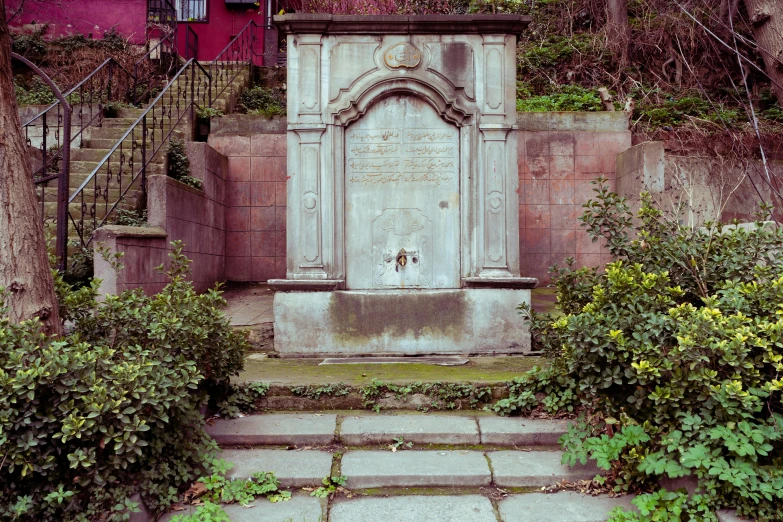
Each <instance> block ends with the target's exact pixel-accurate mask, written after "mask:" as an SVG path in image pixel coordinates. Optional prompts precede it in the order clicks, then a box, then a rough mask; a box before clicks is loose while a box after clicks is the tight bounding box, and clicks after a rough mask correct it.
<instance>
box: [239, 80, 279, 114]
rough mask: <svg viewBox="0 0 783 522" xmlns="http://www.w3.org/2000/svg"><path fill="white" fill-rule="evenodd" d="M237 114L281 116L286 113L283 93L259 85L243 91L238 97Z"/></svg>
mask: <svg viewBox="0 0 783 522" xmlns="http://www.w3.org/2000/svg"><path fill="white" fill-rule="evenodd" d="M236 110H237V112H244V113H248V114H263V115H264V116H267V117H271V116H282V115H285V113H286V96H285V92H283V91H281V90H279V89H268V88H266V87H261V86H259V85H257V86H255V87H251V88H250V89H245V90H244V91H242V94H240V95H239V102H238V103H237V108H236Z"/></svg>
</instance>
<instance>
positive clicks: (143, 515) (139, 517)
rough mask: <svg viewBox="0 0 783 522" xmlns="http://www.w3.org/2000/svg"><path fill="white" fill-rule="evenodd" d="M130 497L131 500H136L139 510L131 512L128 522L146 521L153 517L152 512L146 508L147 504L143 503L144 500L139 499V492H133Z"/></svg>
mask: <svg viewBox="0 0 783 522" xmlns="http://www.w3.org/2000/svg"><path fill="white" fill-rule="evenodd" d="M130 499H131V501H133V502H136V503H137V504H138V505H139V511H138V512H136V513H131V515H130V518H129V519H128V522H147V521H149V520H154V519H155V516H154V515H153V514H152V512H151V511H150V510H149V508H147V506H146V505H145V504H144V501H143V500H141V494H140V493H134V494H133V496H131V498H130Z"/></svg>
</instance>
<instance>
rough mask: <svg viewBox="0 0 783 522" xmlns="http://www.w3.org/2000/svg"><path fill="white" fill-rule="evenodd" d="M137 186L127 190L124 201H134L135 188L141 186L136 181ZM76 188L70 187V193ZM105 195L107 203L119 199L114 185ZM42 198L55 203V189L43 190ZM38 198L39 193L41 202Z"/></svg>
mask: <svg viewBox="0 0 783 522" xmlns="http://www.w3.org/2000/svg"><path fill="white" fill-rule="evenodd" d="M137 184H138V187H132V188H131V190H129V191H128V192H127V193H126V200H128V199H131V198H134V199H135V197H136V195H135V190H136V189H137V188H138V189H140V188H141V184H140V183H139V182H138V181H137ZM77 188H78V185H76V186H72V187H71V192H73V191H74V190H76V189H77ZM122 190H125V185H123V187H122ZM86 194H90V192H87V193H86ZM106 195H107V197H108V198H109V202H110V203H113V202H114V201H116V200H117V198H119V197H120V189H119V187H118V186H116V185H112V186H111V187H109V189H108V191H107V192H106ZM43 197H44V201H45V202H49V203H50V202H56V201H57V187H51V188H46V189H45V190H44V194H43ZM40 198H41V192H40V191H39V192H38V201H41V199H40ZM126 202H127V201H126Z"/></svg>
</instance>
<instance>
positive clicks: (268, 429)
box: [207, 413, 337, 446]
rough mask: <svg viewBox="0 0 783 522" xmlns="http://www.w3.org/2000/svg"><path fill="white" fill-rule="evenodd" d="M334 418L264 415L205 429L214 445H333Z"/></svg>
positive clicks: (216, 424)
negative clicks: (214, 442)
mask: <svg viewBox="0 0 783 522" xmlns="http://www.w3.org/2000/svg"><path fill="white" fill-rule="evenodd" d="M336 427H337V415H334V414H302V415H296V414H287V413H281V414H264V415H250V416H248V417H243V418H241V419H231V420H219V421H216V422H215V423H214V424H213V425H212V426H207V433H209V435H210V436H211V437H212V438H214V439H215V440H216V441H217V442H218V444H220V445H223V446H229V445H249V446H256V445H262V444H269V445H292V446H306V445H323V446H325V445H328V444H331V443H332V442H334V433H335V428H336Z"/></svg>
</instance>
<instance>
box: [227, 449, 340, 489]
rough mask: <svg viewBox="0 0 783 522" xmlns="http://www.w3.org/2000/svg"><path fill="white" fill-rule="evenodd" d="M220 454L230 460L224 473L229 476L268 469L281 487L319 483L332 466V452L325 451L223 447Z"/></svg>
mask: <svg viewBox="0 0 783 522" xmlns="http://www.w3.org/2000/svg"><path fill="white" fill-rule="evenodd" d="M220 458H222V459H224V460H227V461H229V462H233V463H234V467H233V468H232V469H231V471H229V472H228V474H227V475H226V476H228V477H230V478H248V477H250V476H252V475H253V473H257V472H260V471H272V472H274V474H275V475H276V476H277V478H278V479H279V480H280V484H281V485H282V486H283V487H297V488H299V487H305V486H316V485H320V484H321V480H323V478H324V477H325V476H327V475H329V473H330V471H331V469H332V454H331V453H328V452H326V451H313V450H303V451H287V450H259V449H252V450H223V451H222V452H221V454H220Z"/></svg>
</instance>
